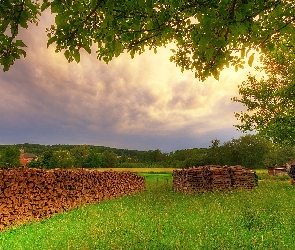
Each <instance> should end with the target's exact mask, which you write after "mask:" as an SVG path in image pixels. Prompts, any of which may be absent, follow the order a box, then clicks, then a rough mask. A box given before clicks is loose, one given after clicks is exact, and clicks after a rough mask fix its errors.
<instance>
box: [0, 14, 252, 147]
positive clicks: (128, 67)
mask: <svg viewBox="0 0 295 250" xmlns="http://www.w3.org/2000/svg"><path fill="white" fill-rule="evenodd" d="M49 19H50V17H48V16H47V17H45V23H44V22H42V21H41V22H40V24H39V26H38V27H32V28H30V29H29V31H26V32H24V33H22V34H21V35H22V37H24V38H25V40H26V42H27V45H28V48H27V53H28V56H27V58H26V59H21V60H19V61H17V62H16V63H15V65H13V66H12V67H11V69H10V70H9V71H8V72H5V73H3V72H1V73H0V89H1V93H2V95H1V96H2V97H1V100H0V116H1V123H0V143H3V144H7V143H23V142H29V143H40V144H56V143H65V144H95V145H105V146H111V147H120V148H130V149H145V150H148V149H161V150H163V151H165V152H169V151H173V150H176V149H181V148H192V147H207V146H209V145H210V141H211V140H212V139H214V138H216V137H217V138H220V139H221V140H226V139H227V138H228V140H230V139H231V138H232V137H233V136H239V135H240V134H239V133H237V132H236V131H235V128H233V126H232V124H233V123H235V118H234V116H233V112H234V111H239V110H240V109H241V107H240V106H239V105H237V104H234V103H233V102H232V101H230V98H231V97H233V96H234V95H237V84H239V81H240V80H241V79H242V78H243V77H244V78H245V76H246V72H244V73H241V74H240V75H237V74H233V71H230V70H227V71H225V72H224V73H223V74H222V76H221V80H220V82H216V81H215V80H212V79H209V80H208V81H206V82H205V83H202V82H199V81H198V80H197V79H195V78H194V74H193V73H192V72H185V73H181V72H180V69H179V68H176V67H175V65H174V64H172V63H170V62H169V56H170V55H169V49H159V51H158V54H157V55H154V54H153V53H152V52H150V51H147V52H146V53H144V54H143V55H140V56H136V58H135V59H133V60H131V59H130V57H129V55H125V54H124V55H121V56H120V57H119V58H116V59H114V60H113V61H112V62H110V63H109V64H108V65H106V64H105V63H103V62H100V61H98V60H97V59H96V56H95V55H94V54H93V55H88V54H87V53H84V52H82V55H81V63H79V64H76V63H71V64H69V63H67V62H66V60H65V58H64V57H63V55H62V54H56V53H55V52H54V47H51V46H50V47H49V48H48V49H47V48H46V33H45V32H44V30H45V27H46V26H48V25H46V22H48V20H49Z"/></svg>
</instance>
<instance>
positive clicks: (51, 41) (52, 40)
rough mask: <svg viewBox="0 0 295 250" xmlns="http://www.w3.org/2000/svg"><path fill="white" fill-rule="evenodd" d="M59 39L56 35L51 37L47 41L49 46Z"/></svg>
mask: <svg viewBox="0 0 295 250" xmlns="http://www.w3.org/2000/svg"><path fill="white" fill-rule="evenodd" d="M56 41H57V38H56V37H55V36H53V37H51V38H49V39H48V41H47V48H48V47H49V45H50V44H52V43H54V42H56Z"/></svg>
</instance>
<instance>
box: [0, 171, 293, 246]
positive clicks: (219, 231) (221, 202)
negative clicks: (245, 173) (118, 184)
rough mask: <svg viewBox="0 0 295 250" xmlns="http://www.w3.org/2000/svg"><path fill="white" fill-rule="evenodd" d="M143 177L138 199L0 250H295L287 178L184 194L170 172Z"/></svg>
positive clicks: (70, 217)
mask: <svg viewBox="0 0 295 250" xmlns="http://www.w3.org/2000/svg"><path fill="white" fill-rule="evenodd" d="M258 174H259V173H258ZM142 175H143V176H145V179H146V182H147V190H146V191H144V192H143V193H140V194H135V195H132V196H128V197H123V198H120V199H116V200H111V201H107V202H102V203H100V204H91V205H88V206H83V207H80V208H78V209H75V210H73V211H69V212H66V213H62V214H59V215H56V216H54V217H52V218H50V219H45V220H43V221H41V222H33V223H30V224H28V225H24V226H20V227H18V228H14V229H10V230H7V231H4V232H2V233H0V249H3V250H4V249H5V250H6V249H7V250H8V249H13V250H14V249H16V250H17V249H30V250H34V249H83V250H84V249H208V250H209V249H210V250H211V249H247V250H248V249H293V248H294V239H295V238H294V237H295V225H294V223H293V212H294V207H295V201H294V199H293V194H294V192H295V187H294V186H290V184H289V181H288V180H285V179H271V178H263V180H262V181H260V182H259V186H258V187H257V188H256V189H255V190H254V191H234V192H229V193H218V192H215V193H211V192H209V193H205V194H192V195H184V194H181V193H178V192H175V191H173V190H172V188H171V173H168V174H163V173H162V174H160V173H158V174H148V173H142ZM260 179H261V178H260Z"/></svg>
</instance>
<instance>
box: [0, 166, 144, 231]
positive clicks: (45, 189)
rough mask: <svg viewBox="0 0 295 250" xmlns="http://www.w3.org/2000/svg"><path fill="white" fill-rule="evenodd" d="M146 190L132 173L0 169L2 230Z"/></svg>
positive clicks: (0, 221) (0, 219) (0, 216)
mask: <svg viewBox="0 0 295 250" xmlns="http://www.w3.org/2000/svg"><path fill="white" fill-rule="evenodd" d="M144 189H145V180H144V178H143V177H141V176H138V175H136V174H134V173H130V172H115V171H98V170H84V169H76V170H65V169H55V170H47V171H46V170H41V169H28V168H18V169H0V230H1V229H4V228H5V227H7V226H9V225H11V224H14V223H19V222H25V221H29V220H32V219H38V218H43V217H48V216H51V215H53V214H55V213H58V212H62V211H66V210H70V209H73V208H75V207H77V206H79V205H82V204H86V203H92V202H100V201H103V200H108V199H112V198H117V197H120V196H124V195H130V194H132V193H135V192H140V191H143V190H144Z"/></svg>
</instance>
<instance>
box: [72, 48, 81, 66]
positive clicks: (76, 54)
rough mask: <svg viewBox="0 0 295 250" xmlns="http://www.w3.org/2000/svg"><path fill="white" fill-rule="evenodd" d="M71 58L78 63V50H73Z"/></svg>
mask: <svg viewBox="0 0 295 250" xmlns="http://www.w3.org/2000/svg"><path fill="white" fill-rule="evenodd" d="M73 57H74V59H75V61H76V62H77V63H79V62H80V52H79V50H77V49H75V50H74V54H73Z"/></svg>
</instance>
